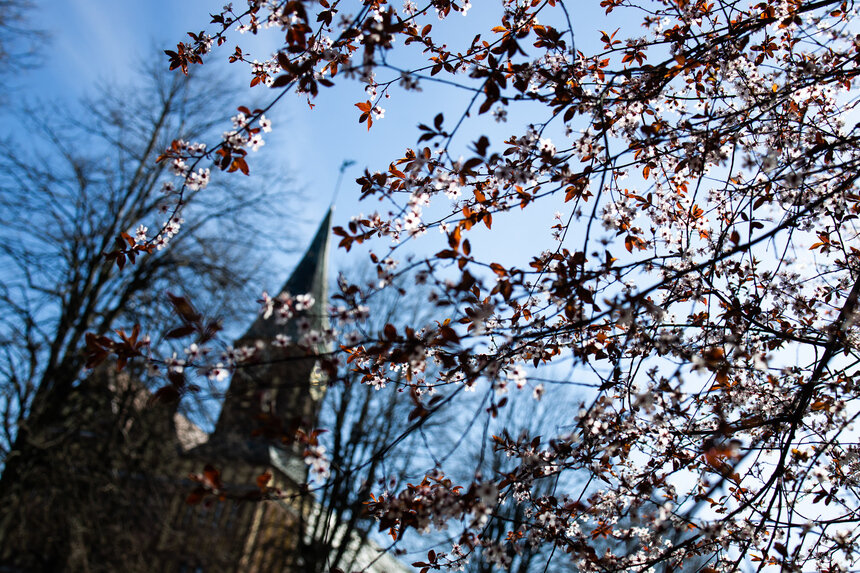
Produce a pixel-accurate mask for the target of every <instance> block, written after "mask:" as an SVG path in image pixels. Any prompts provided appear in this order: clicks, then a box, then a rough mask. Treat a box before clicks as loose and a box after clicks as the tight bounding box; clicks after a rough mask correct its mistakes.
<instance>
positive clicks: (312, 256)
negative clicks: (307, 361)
mask: <svg viewBox="0 0 860 573" xmlns="http://www.w3.org/2000/svg"><path fill="white" fill-rule="evenodd" d="M331 215H332V208H331V207H329V209H328V211H327V212H326V214H325V217H323V220H322V222H321V223H320V226H319V228H318V229H317V232H316V235H314V238H313V240H312V241H311V244H310V245H309V246H308V249H307V251H305V254H304V256H303V257H302V259H301V260H300V261H299V264H298V265H297V266H296V268H295V269H294V270H293V274H291V275H290V278H289V279H287V282H286V283H285V284H284V286H283V287H282V288H281V290H280V292H279V293H278V294H282V293H287V294H290V295H292V296H296V295H300V294H309V295H311V296H312V297H313V298H314V301H315V302H314V306H313V308H312V309H311V311H310V312H309V313H308V315H307V318H308V319H309V320H310V322H311V328H313V329H314V330H323V329H324V328H326V327H328V320H327V316H326V312H325V308H326V302H327V301H328V244H329V237H330V236H331ZM279 333H282V334H287V335H288V336H290V337H293V339H295V335H296V326H295V320H293V321H292V322H291V323H290V324H287V325H286V327H285V326H283V325H281V326H278V325H277V324H276V321H275V320H273V319H271V318H270V319H268V320H265V319H263V317H262V316H260V317H257V319H256V320H255V321H254V322H253V324H251V326H250V328H248V330H247V332H245V334H244V336H242V337H241V339H242V340H249V339H262V340H266V339H273V338H274V337H275V336H276V335H277V334H279Z"/></svg>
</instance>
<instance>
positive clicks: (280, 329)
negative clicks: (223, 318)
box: [196, 208, 332, 473]
mask: <svg viewBox="0 0 860 573" xmlns="http://www.w3.org/2000/svg"><path fill="white" fill-rule="evenodd" d="M331 216H332V209H331V208H329V210H328V212H327V213H326V215H325V217H324V218H323V220H322V222H321V223H320V226H319V229H317V232H316V234H315V235H314V238H313V240H312V241H311V244H310V245H309V246H308V249H307V251H305V254H304V256H303V257H302V259H301V260H300V261H299V264H298V265H297V266H296V268H295V270H294V271H293V273H292V275H290V278H289V279H288V280H287V282H286V284H284V287H283V288H282V289H281V291H280V293H279V294H281V293H287V294H289V295H291V296H293V297H295V296H297V295H301V294H309V295H311V296H312V297H313V298H314V301H315V302H314V304H313V306H312V307H311V308H310V309H308V310H303V311H300V312H297V313H296V315H295V316H294V317H293V318H292V319H291V320H289V321H288V322H287V323H286V324H283V323H281V324H279V323H278V321H277V320H275V317H269V318H268V319H264V318H263V317H262V316H258V317H257V319H256V320H255V321H254V322H253V324H251V326H250V328H248V330H247V332H245V334H244V335H243V336H242V337H241V338H239V340H237V342H236V345H237V346H239V345H250V346H254V345H256V344H257V343H258V341H259V342H262V345H260V346H258V348H259V349H260V350H259V352H258V355H257V357H256V360H255V361H252V362H249V363H245V364H243V365H242V367H241V368H238V369H237V370H236V372H235V373H234V374H233V378H232V379H231V381H230V388H229V390H228V391H227V394H226V396H225V399H224V405H223V407H222V409H221V415H220V416H219V418H218V422H217V423H216V424H215V431H214V433H213V434H212V435H211V437H210V439H209V441H208V442H207V443H206V444H203V445H202V446H200V447H199V448H197V450H196V452H197V453H198V454H200V455H203V456H206V455H209V456H224V455H228V456H230V457H232V458H235V459H243V460H245V461H246V462H249V463H252V462H253V463H256V464H269V463H276V465H277V464H280V466H284V467H287V466H289V465H290V464H289V463H287V462H288V461H289V459H291V455H289V454H287V453H286V451H280V450H279V449H278V448H279V446H277V445H272V444H270V443H269V442H268V441H267V440H266V439H265V438H264V437H259V436H258V437H254V436H253V435H254V434H255V433H257V432H258V431H259V430H260V428H261V419H262V418H261V415H262V416H263V417H267V419H269V420H274V421H278V422H284V423H292V421H294V420H297V419H301V420H306V421H309V422H310V423H312V422H313V418H314V417H315V416H316V410H317V406H318V402H319V399H320V398H321V396H320V395H319V394H318V391H317V388H318V387H319V386H320V384H322V383H323V381H322V380H319V379H318V378H319V376H320V375H319V374H318V373H317V370H318V368H317V367H316V362H317V360H316V357H315V356H314V355H313V354H309V353H308V350H307V348H304V347H300V346H298V345H297V344H296V341H297V340H299V338H301V333H300V332H299V328H298V322H299V321H300V320H307V321H308V322H309V323H310V324H309V326H310V328H311V329H313V330H316V331H318V332H321V331H323V330H325V329H327V328H328V315H327V312H326V304H327V301H328V244H329V236H330V235H331ZM279 334H282V335H286V336H288V337H289V338H290V339H291V340H292V344H289V345H287V346H286V347H275V346H274V345H272V344H271V343H272V342H273V341H274V340H275V338H276V336H277V335H279ZM325 348H327V346H326V345H325V344H320V346H319V347H318V348H317V351H318V352H319V351H324V350H325ZM273 456H274V457H273ZM285 456H286V457H285ZM276 458H277V459H276ZM285 460H286V461H285ZM296 465H297V468H298V469H297V470H295V469H294V470H295V471H299V470H300V471H305V469H306V466H305V465H304V463H303V462H302V460H301V459H300V458H299V459H298V463H297V464H296ZM280 466H279V467H280ZM284 471H285V472H286V470H284ZM292 471H293V470H291V472H292ZM286 473H290V472H286Z"/></svg>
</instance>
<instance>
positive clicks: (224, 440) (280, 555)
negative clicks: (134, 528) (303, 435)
mask: <svg viewBox="0 0 860 573" xmlns="http://www.w3.org/2000/svg"><path fill="white" fill-rule="evenodd" d="M331 215H332V214H331V210H329V211H328V213H326V216H325V217H324V218H323V220H322V222H321V224H320V226H319V229H318V230H317V232H316V234H315V236H314V238H313V240H312V241H311V243H310V246H309V247H308V249H307V251H306V252H305V254H304V256H303V257H302V259H301V261H300V262H299V264H298V266H297V267H296V268H295V270H294V271H293V273H292V275H291V276H290V278H289V279H288V280H287V282H286V284H285V285H284V286H283V288H282V289H281V291H280V293H279V294H278V296H276V297H274V299H273V300H275V301H278V302H276V303H275V307H276V308H275V309H274V312H273V313H272V315H271V316H268V317H267V316H265V315H260V316H258V317H257V319H256V320H255V321H254V322H253V323H252V324H251V326H250V328H248V330H247V331H246V332H245V334H244V335H242V336H241V337H240V338H239V339H238V340H236V342H235V344H234V348H236V349H237V350H238V349H241V348H251V349H254V352H253V356H252V357H251V358H250V359H249V360H247V361H243V362H241V363H240V364H239V366H238V367H237V368H236V371H235V373H234V375H233V378H232V380H231V381H230V386H229V389H228V390H227V393H226V395H225V399H224V404H223V407H222V410H221V415H220V417H219V418H218V422H217V423H216V425H215V430H214V432H213V433H212V434H211V435H210V436H209V439H208V440H207V441H206V442H205V443H203V444H201V445H199V446H197V447H195V448H193V449H191V450H189V451H188V452H187V453H186V454H185V456H184V457H185V459H186V461H187V464H188V465H187V467H188V472H189V473H192V474H193V473H199V472H200V471H201V469H202V468H203V467H204V465H210V466H212V467H213V468H216V469H217V470H219V472H220V474H219V477H220V479H221V480H222V482H223V484H224V490H225V491H230V492H231V495H230V496H227V498H226V499H222V500H218V501H215V502H214V504H213V506H212V507H205V506H203V504H197V505H188V504H187V503H186V502H185V498H184V497H182V496H177V497H176V499H175V501H174V502H173V506H172V509H171V511H170V517H169V518H168V519H167V520H166V525H165V528H164V529H163V531H162V534H161V536H160V542H159V554H160V555H161V556H163V561H162V569H163V570H165V571H173V570H176V571H198V570H199V571H216V570H217V571H300V570H302V559H303V556H302V553H303V545H302V531H303V527H304V521H305V518H306V516H305V515H304V513H305V511H306V510H307V508H308V507H310V506H312V500H311V499H310V498H308V497H307V496H308V494H307V492H302V491H301V490H300V485H301V484H303V483H305V481H306V478H307V466H306V464H305V463H304V460H303V459H302V446H297V445H291V444H290V440H289V439H286V440H285V439H284V438H285V437H287V438H289V437H290V436H293V435H295V431H296V430H297V429H299V428H302V429H305V430H308V429H310V428H312V427H313V425H314V422H315V418H316V415H317V411H318V409H319V404H320V400H321V399H322V396H323V393H324V389H325V383H326V381H325V378H324V376H323V374H322V372H321V370H320V368H319V366H318V363H317V357H316V356H317V355H318V354H319V353H321V352H325V351H326V350H327V346H326V345H325V344H324V343H322V342H319V341H318V340H321V339H322V336H321V334H322V333H324V331H325V330H326V329H328V318H327V315H326V305H327V299H328V288H327V281H328V269H327V267H328V245H329V236H330V234H331ZM311 299H312V300H313V301H314V302H313V304H312V305H311V306H310V307H309V308H308V307H307V305H308V302H309V300H311ZM286 310H288V311H289V312H287V313H286V314H282V315H281V317H282V318H281V320H279V319H278V316H277V313H278V312H279V311H286ZM287 314H289V315H290V316H289V318H287V319H284V318H285V317H286V315H287ZM262 475H271V481H270V482H269V484H268V485H269V487H270V488H271V489H272V490H277V491H279V495H278V498H279V499H278V500H275V501H243V500H241V499H236V497H237V494H238V497H240V498H241V494H242V491H247V494H248V495H249V497H253V496H254V495H255V494H256V493H259V487H258V485H257V480H258V478H259V477H260V476H262ZM243 488H244V490H243ZM186 491H187V490H186ZM309 500H310V503H309Z"/></svg>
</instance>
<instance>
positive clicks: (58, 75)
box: [22, 0, 613, 288]
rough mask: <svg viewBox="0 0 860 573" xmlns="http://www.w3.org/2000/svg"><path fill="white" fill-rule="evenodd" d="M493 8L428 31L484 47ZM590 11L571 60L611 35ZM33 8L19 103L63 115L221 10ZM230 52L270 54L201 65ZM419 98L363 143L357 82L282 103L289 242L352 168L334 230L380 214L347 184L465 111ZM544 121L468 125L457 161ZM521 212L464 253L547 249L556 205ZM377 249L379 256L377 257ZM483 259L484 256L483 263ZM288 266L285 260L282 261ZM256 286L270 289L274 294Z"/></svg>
mask: <svg viewBox="0 0 860 573" xmlns="http://www.w3.org/2000/svg"><path fill="white" fill-rule="evenodd" d="M498 4H499V3H497V2H480V3H476V5H480V7H476V8H473V9H472V11H471V12H470V14H469V15H468V17H466V18H464V17H462V16H460V15H453V16H451V17H449V18H448V20H447V21H445V22H444V23H442V22H440V23H438V24H437V25H435V26H434V28H437V29H439V30H445V33H446V35H447V37H448V38H450V41H451V42H452V44H454V43H456V42H457V41H461V42H468V41H470V40H471V38H472V36H474V34H475V33H477V32H478V31H480V32H483V33H485V36H486V33H487V31H488V28H489V27H491V26H492V25H494V23H495V22H496V21H497V19H496V17H495V13H494V12H495V11H497V10H498ZM597 4H598V3H597V2H589V3H586V5H585V7H581V6H579V7H577V12H576V13H575V14H574V17H575V19H576V20H577V21H575V22H574V27H575V29H576V31H577V39H576V40H577V47H578V48H580V49H586V50H587V49H588V47H589V45H590V46H591V47H594V42H593V38H596V37H597V35H598V33H597V30H598V29H600V28H609V26H610V25H611V22H609V21H607V19H606V17H605V16H603V11H602V10H601V9H600V8H599V6H598V5H597ZM40 7H41V8H42V9H41V10H40V17H39V22H38V23H39V25H40V26H42V27H44V28H45V29H46V30H47V31H48V32H49V34H50V36H51V41H50V45H49V46H48V47H47V49H46V51H45V52H46V54H47V57H46V58H45V64H44V66H43V67H42V68H39V69H36V70H33V71H32V72H30V74H29V77H27V78H25V80H26V81H27V82H29V83H27V84H26V85H28V89H27V90H26V91H24V92H22V95H23V96H25V97H27V98H37V99H38V100H39V101H45V102H56V103H63V102H67V101H70V100H74V99H76V98H78V97H81V96H85V95H87V94H92V93H93V91H94V90H96V89H98V86H100V85H104V84H105V83H107V84H110V83H113V82H116V83H119V84H124V83H128V82H130V81H133V80H134V76H135V74H136V73H137V69H138V67H139V63H140V62H141V61H143V60H144V58H147V57H150V58H151V57H152V54H154V53H158V51H160V50H162V49H169V48H171V47H173V46H175V44H176V43H177V42H178V41H181V40H183V39H185V38H186V33H187V32H188V31H200V30H203V29H207V30H208V29H209V28H208V22H209V16H208V14H209V13H210V12H212V11H216V10H218V9H220V7H221V3H220V2H213V1H212V0H183V1H181V2H178V1H174V2H170V1H167V0H148V1H145V2H140V1H139V2H132V1H129V0H123V1H114V2H111V1H109V0H68V1H63V2H60V1H56V0H55V1H53V2H47V3H45V4H42V5H41V6H40ZM597 22H604V23H605V25H602V24H596V23H597ZM611 29H613V28H610V30H611ZM263 36H264V40H265V39H267V40H268V41H270V42H271V41H276V40H277V39H278V37H279V36H280V34H277V33H274V31H270V33H269V34H264V35H263ZM589 40H592V41H591V42H589ZM236 44H239V45H241V46H242V48H243V50H244V51H246V52H248V51H251V53H252V54H253V55H254V56H259V57H260V59H263V58H264V57H266V56H268V54H269V53H270V52H271V51H272V49H273V48H274V47H275V44H270V45H268V46H267V45H265V44H264V43H263V41H261V40H260V39H257V38H254V37H252V36H250V35H239V34H236V33H233V34H231V35H230V36H229V41H228V43H227V44H225V45H224V46H222V47H221V48H220V49H216V51H215V52H214V53H213V54H212V55H211V56H210V60H209V61H210V63H212V64H216V65H223V66H227V64H226V63H224V61H225V60H226V58H227V55H229V53H230V52H232V50H233V47H234V46H235V45H236ZM400 47H401V48H402V46H400ZM165 65H166V58H165ZM229 70H230V73H232V74H233V75H234V76H235V77H237V78H244V79H243V80H242V81H248V80H249V79H250V76H249V73H248V70H247V68H246V67H242V66H241V65H238V64H234V65H233V66H231V67H229ZM380 75H381V74H380ZM422 86H423V91H422V92H421V93H419V94H415V93H408V94H407V93H403V92H402V91H401V90H397V91H395V92H394V96H393V98H392V99H391V100H387V101H384V102H383V103H382V106H383V107H385V108H386V114H385V118H384V119H382V120H380V121H378V122H375V123H374V125H373V128H372V129H371V130H370V132H368V130H367V129H366V128H365V127H364V126H363V125H359V124H358V122H357V119H358V111H357V109H356V108H355V107H354V104H355V102H358V101H363V100H364V99H366V96H365V94H364V92H363V87H362V86H361V85H359V84H358V83H356V82H345V83H339V84H338V85H337V86H336V87H335V88H334V89H332V90H324V91H323V92H322V93H321V95H320V96H319V97H318V98H317V99H316V100H315V101H314V103H315V104H316V108H315V109H314V110H310V109H309V107H308V105H307V103H306V101H305V99H304V98H300V97H295V96H288V97H287V98H286V99H285V100H284V102H283V103H284V104H285V105H281V106H280V109H279V110H278V111H277V112H275V113H273V114H270V115H271V116H272V117H273V120H274V128H275V130H274V131H273V132H272V133H271V134H269V137H268V138H267V144H266V146H264V147H263V148H261V150H260V151H259V152H258V153H259V154H260V155H261V156H262V157H265V158H267V159H268V160H270V161H273V162H276V163H278V164H281V165H283V166H284V169H285V170H286V171H287V172H288V173H289V174H290V175H291V176H292V178H293V179H294V181H295V185H296V188H301V189H303V190H304V191H305V198H306V200H305V201H304V202H303V209H302V212H301V213H296V217H295V219H296V220H295V221H290V222H288V223H287V222H285V225H287V224H288V225H289V228H290V229H291V230H295V229H297V228H298V229H299V235H301V236H310V234H311V233H312V232H313V229H314V228H315V226H316V223H317V221H318V220H319V218H320V217H321V216H322V214H323V213H324V211H325V209H326V207H327V205H328V203H329V201H330V199H331V197H332V192H333V189H334V187H335V182H336V180H337V175H338V167H339V165H340V163H341V162H342V161H344V160H353V161H355V162H356V164H355V166H353V167H352V168H351V169H350V170H348V171H347V173H346V177H345V178H344V184H343V186H342V187H341V190H340V193H339V196H338V199H337V211H336V215H335V224H344V223H346V222H347V221H348V219H349V216H350V215H352V214H356V213H358V212H364V213H369V212H372V211H373V210H374V209H377V208H379V209H382V208H385V209H387V208H388V206H387V205H386V206H380V205H378V204H377V203H376V202H375V201H370V202H364V203H361V204H359V203H358V202H357V200H356V197H357V191H356V189H355V186H354V185H351V183H352V182H353V181H354V179H355V177H356V176H358V175H359V174H360V173H361V171H362V170H363V168H364V167H365V166H367V167H369V168H370V169H371V171H373V170H377V169H381V170H384V169H385V168H386V167H387V164H388V162H389V161H390V160H392V159H396V158H398V157H401V156H402V154H403V151H404V150H405V149H406V148H407V147H414V146H415V142H416V139H417V136H418V131H417V129H416V126H417V124H418V123H421V122H424V123H430V122H431V121H432V118H433V116H435V114H436V113H438V112H439V111H443V112H447V114H448V116H449V117H450V116H456V115H457V114H458V113H459V112H460V111H461V110H462V109H464V107H465V104H466V102H467V101H468V100H467V97H468V95H469V94H468V92H463V91H458V90H456V89H451V88H444V89H440V88H438V87H436V86H433V85H430V84H427V83H425V84H422ZM272 95H274V94H273V92H267V91H266V89H265V88H262V89H261V88H257V89H256V90H249V95H248V98H247V99H246V100H245V101H239V102H237V105H239V104H248V103H250V101H251V100H252V98H253V97H256V98H265V97H266V96H272ZM544 117H545V116H544V115H543V114H542V115H541V116H539V117H536V118H534V119H532V118H529V117H527V116H526V115H523V113H520V115H519V116H518V115H517V112H512V113H511V117H510V121H509V122H508V123H507V124H496V123H494V122H493V121H492V119H491V118H490V117H489V114H487V115H485V116H482V117H481V118H478V119H477V120H473V122H472V124H473V125H474V127H467V128H466V129H464V130H463V134H464V135H463V137H461V138H460V141H459V146H460V147H461V148H462V149H466V147H467V144H468V142H469V137H468V136H469V135H472V136H474V137H475V138H476V137H477V135H479V134H481V133H487V134H488V135H490V137H491V139H492V140H493V141H494V143H496V144H498V143H500V142H501V140H502V139H504V138H505V137H507V136H508V135H509V134H512V133H518V132H521V128H522V125H523V124H525V123H528V122H529V121H539V120H542V119H543V118H544ZM226 127H227V126H225V129H226ZM553 137H554V138H555V136H553ZM252 168H253V164H252ZM531 210H532V211H533V213H532V214H530V215H529V216H528V217H527V218H523V217H516V222H511V223H507V222H506V220H505V218H502V217H497V218H496V219H495V225H494V231H495V232H493V233H492V234H490V233H486V232H482V233H477V234H476V237H475V238H473V239H472V243H473V247H475V248H476V251H477V252H476V254H477V255H478V256H479V258H484V259H486V258H489V257H490V256H495V255H496V254H498V257H499V258H501V259H503V260H505V259H507V261H508V262H512V261H513V260H517V262H518V263H520V264H525V263H526V260H525V259H526V258H527V256H528V255H529V254H532V253H531V252H532V251H534V250H535V249H534V247H535V245H536V244H538V243H543V246H542V247H541V248H550V247H551V246H552V242H551V241H550V233H551V231H550V227H551V225H552V224H553V220H552V215H553V213H554V212H555V211H556V210H558V211H562V212H564V211H565V210H564V205H563V204H562V203H561V201H560V200H558V201H548V202H546V203H545V204H544V205H539V206H538V207H537V208H532V209H531ZM565 214H567V213H565ZM296 225H297V226H296ZM431 235H435V237H434V238H433V240H432V245H425V246H421V247H419V248H420V249H421V251H422V252H435V251H436V250H438V249H439V248H441V247H440V246H439V245H440V241H441V240H442V238H443V237H442V236H441V235H439V233H437V232H436V231H435V230H432V231H431ZM301 242H302V241H300V243H301ZM424 242H425V243H426V241H424ZM386 245H387V243H386V244H384V245H379V246H377V247H376V250H377V252H380V253H381V252H382V250H383V249H384V247H385V246H386ZM482 247H483V248H485V249H487V251H485V252H481V249H482ZM410 249H411V247H410ZM538 250H539V249H538ZM290 258H291V257H289V256H288V257H287V259H288V260H289V259H290ZM334 259H335V261H342V260H343V256H342V255H340V254H335V256H334ZM287 264H289V263H287ZM274 280H275V281H277V280H280V279H278V278H274ZM266 286H267V287H268V288H272V287H275V286H276V285H266Z"/></svg>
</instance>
